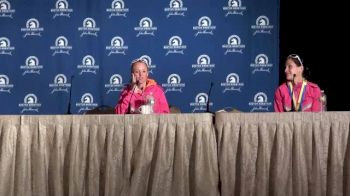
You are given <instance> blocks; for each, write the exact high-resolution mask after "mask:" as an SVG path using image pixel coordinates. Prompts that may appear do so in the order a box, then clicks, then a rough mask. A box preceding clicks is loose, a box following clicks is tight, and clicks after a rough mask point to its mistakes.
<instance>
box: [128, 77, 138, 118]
mask: <svg viewBox="0 0 350 196" xmlns="http://www.w3.org/2000/svg"><path fill="white" fill-rule="evenodd" d="M137 84H138V81H136V84H134V86H133V87H132V91H131V96H130V99H129V102H128V114H131V104H130V102H131V98H132V96H134V93H135V89H136V86H137Z"/></svg>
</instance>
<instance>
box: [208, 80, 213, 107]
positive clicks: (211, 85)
mask: <svg viewBox="0 0 350 196" xmlns="http://www.w3.org/2000/svg"><path fill="white" fill-rule="evenodd" d="M213 86H214V82H210V88H209V92H208V100H207V112H208V113H211V112H210V110H209V105H210V101H209V100H210V94H211V89H212V88H213Z"/></svg>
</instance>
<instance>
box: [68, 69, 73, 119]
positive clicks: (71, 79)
mask: <svg viewBox="0 0 350 196" xmlns="http://www.w3.org/2000/svg"><path fill="white" fill-rule="evenodd" d="M70 83H71V86H70V89H69V100H68V109H67V114H72V113H71V111H70V107H71V99H72V88H73V75H71V77H70Z"/></svg>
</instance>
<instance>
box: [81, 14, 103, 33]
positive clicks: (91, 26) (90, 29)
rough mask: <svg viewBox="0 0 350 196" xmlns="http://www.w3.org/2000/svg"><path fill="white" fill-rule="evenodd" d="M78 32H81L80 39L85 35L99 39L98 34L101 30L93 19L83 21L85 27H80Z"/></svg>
mask: <svg viewBox="0 0 350 196" xmlns="http://www.w3.org/2000/svg"><path fill="white" fill-rule="evenodd" d="M78 31H80V32H81V34H80V37H83V36H85V35H91V36H95V37H97V33H98V32H99V31H100V28H98V27H96V22H95V20H94V19H93V18H85V19H84V21H83V26H82V27H79V28H78Z"/></svg>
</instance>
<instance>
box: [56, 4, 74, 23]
mask: <svg viewBox="0 0 350 196" xmlns="http://www.w3.org/2000/svg"><path fill="white" fill-rule="evenodd" d="M72 12H73V9H70V8H69V5H68V1H67V0H57V1H56V4H55V8H54V9H51V13H52V14H53V17H52V18H53V19H55V18H56V17H60V16H62V17H67V18H70V14H71V13H72Z"/></svg>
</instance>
